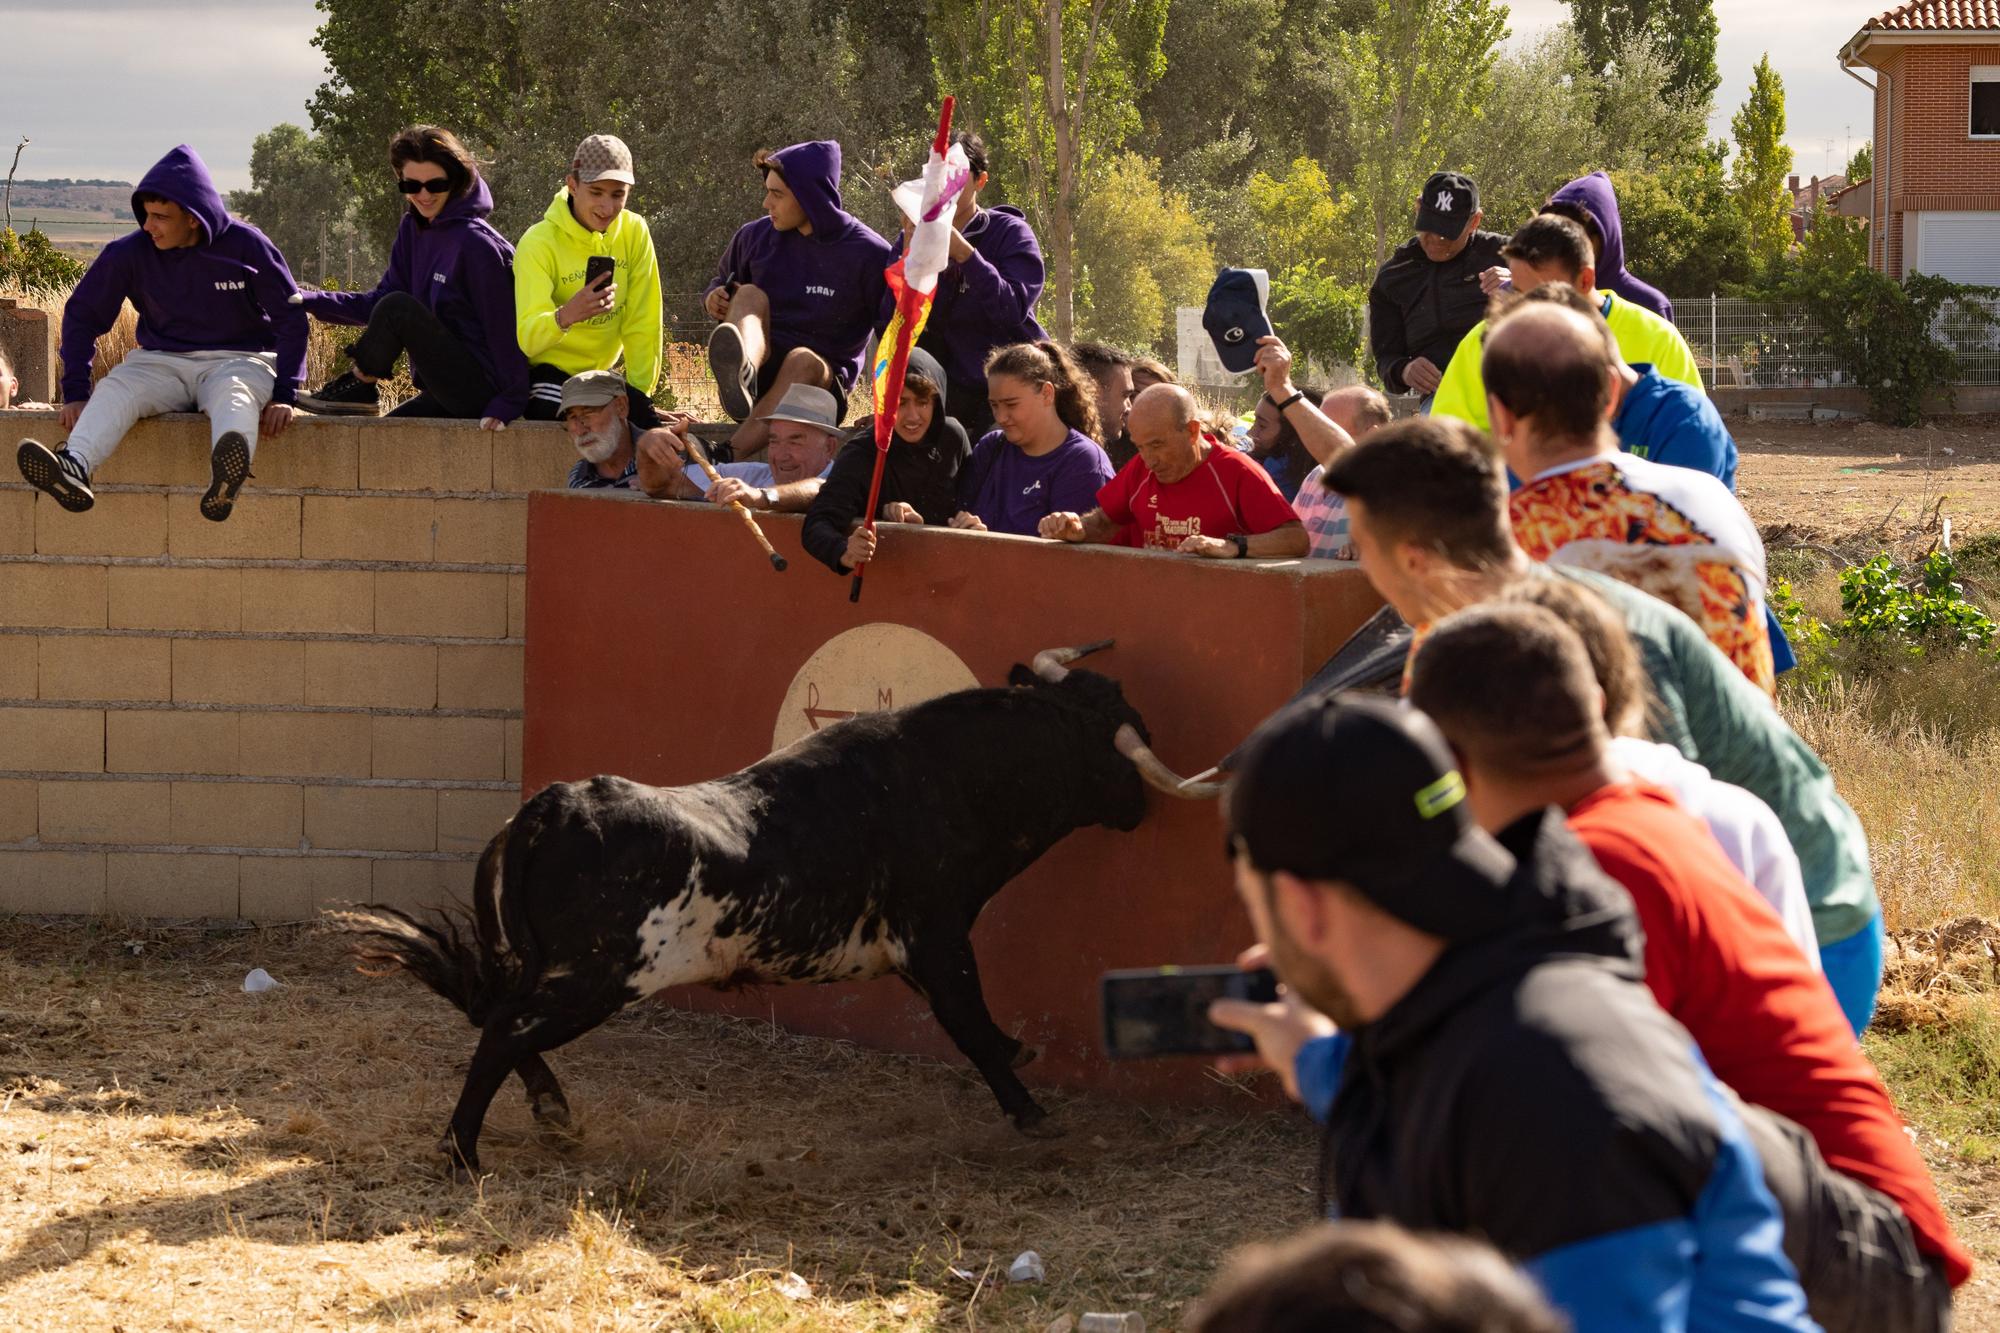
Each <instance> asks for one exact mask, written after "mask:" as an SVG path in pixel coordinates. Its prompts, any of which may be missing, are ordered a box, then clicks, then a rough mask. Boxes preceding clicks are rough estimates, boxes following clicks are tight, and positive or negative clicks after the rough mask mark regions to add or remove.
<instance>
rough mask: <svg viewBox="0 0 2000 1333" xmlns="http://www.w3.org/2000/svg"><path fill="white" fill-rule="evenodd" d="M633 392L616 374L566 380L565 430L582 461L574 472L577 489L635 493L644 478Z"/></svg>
mask: <svg viewBox="0 0 2000 1333" xmlns="http://www.w3.org/2000/svg"><path fill="white" fill-rule="evenodd" d="M631 392H632V389H631V386H630V385H628V384H627V383H626V381H625V377H624V376H623V375H621V374H619V373H618V372H617V371H615V370H586V371H584V372H583V373H582V374H581V375H572V376H570V377H569V378H568V379H567V380H564V381H563V386H562V398H561V400H560V402H559V404H558V406H559V409H560V410H561V412H562V422H563V429H564V430H566V431H568V432H569V442H570V443H571V444H573V445H575V446H576V452H577V454H578V455H579V457H578V458H577V460H576V464H575V466H573V467H571V468H570V470H569V488H570V489H571V490H621V491H625V490H631V489H633V487H634V479H635V478H636V477H637V476H638V474H639V464H638V450H637V449H636V447H635V437H634V434H633V431H632V422H631V413H632V407H631V404H630V403H629V402H627V401H626V396H627V395H628V394H629V393H631Z"/></svg>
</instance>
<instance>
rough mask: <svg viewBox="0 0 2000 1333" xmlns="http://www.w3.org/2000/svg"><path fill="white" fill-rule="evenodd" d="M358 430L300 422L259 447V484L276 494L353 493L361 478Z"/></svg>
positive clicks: (324, 420)
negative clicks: (356, 436) (302, 491)
mask: <svg viewBox="0 0 2000 1333" xmlns="http://www.w3.org/2000/svg"><path fill="white" fill-rule="evenodd" d="M355 430H356V428H355V423H354V422H352V421H339V420H335V419H332V418H328V417H299V418H297V419H296V420H295V421H294V422H293V424H292V429H290V430H288V431H286V432H285V433H284V435H283V436H281V437H280V438H278V439H275V440H265V441H262V442H260V443H259V444H258V445H257V467H256V472H257V478H256V484H257V485H259V486H264V487H268V488H271V489H274V490H309V491H351V490H353V489H354V488H355V487H356V486H357V485H358V484H359V483H360V476H361V472H360V462H359V459H360V456H361V446H360V444H359V442H358V441H357V440H356V439H355ZM235 521H236V520H235V519H233V518H232V519H230V522H232V523H234V522H235Z"/></svg>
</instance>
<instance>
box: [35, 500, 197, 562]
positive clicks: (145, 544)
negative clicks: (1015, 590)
mask: <svg viewBox="0 0 2000 1333" xmlns="http://www.w3.org/2000/svg"><path fill="white" fill-rule="evenodd" d="M166 549H167V497H166V496H165V495H162V494H160V493H158V492H147V491H113V492H108V493H106V494H103V495H100V496H98V497H97V503H96V504H94V505H92V506H91V507H90V509H89V510H87V511H86V512H84V513H81V514H72V513H70V512H69V511H68V510H66V509H64V508H63V507H62V506H61V505H59V504H57V503H56V502H55V501H54V500H53V499H51V498H50V497H48V496H46V495H37V496H36V497H35V550H36V551H37V552H38V553H39V554H42V555H133V556H144V555H161V554H164V553H165V551H166Z"/></svg>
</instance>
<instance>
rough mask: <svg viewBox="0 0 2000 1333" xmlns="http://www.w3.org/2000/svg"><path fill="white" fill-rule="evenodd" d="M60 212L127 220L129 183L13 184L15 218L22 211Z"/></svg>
mask: <svg viewBox="0 0 2000 1333" xmlns="http://www.w3.org/2000/svg"><path fill="white" fill-rule="evenodd" d="M24 209H25V210H27V211H28V212H29V213H30V214H33V213H36V212H44V211H45V212H52V213H63V214H68V215H70V216H78V215H84V216H92V217H102V218H106V219H118V220H120V221H129V220H130V219H131V217H132V183H131V182H130V181H73V180H40V181H23V180H17V181H15V182H14V216H15V217H16V218H19V217H20V216H21V213H22V210H24Z"/></svg>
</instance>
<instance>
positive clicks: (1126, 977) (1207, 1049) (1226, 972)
mask: <svg viewBox="0 0 2000 1333" xmlns="http://www.w3.org/2000/svg"><path fill="white" fill-rule="evenodd" d="M1098 987H1099V995H1100V997H1101V998H1102V1000H1103V1006H1104V1051H1105V1054H1107V1055H1109V1056H1110V1057H1111V1058H1112V1059H1114V1060H1140V1059H1145V1058H1147V1057H1149V1056H1155V1055H1229V1054H1234V1053H1236V1052H1240V1051H1248V1050H1252V1049H1254V1045H1253V1043H1252V1042H1251V1040H1250V1038H1248V1037H1246V1036H1244V1035H1243V1034H1242V1033H1240V1032H1230V1031H1228V1030H1227V1029H1224V1028H1219V1027H1217V1026H1216V1025H1215V1024H1213V1023H1211V1022H1209V1021H1208V1006H1209V1003H1210V1002H1211V1001H1213V1000H1225V999H1226V1000H1250V1001H1253V1002H1255V1003H1258V1004H1268V1003H1270V1002H1271V1001H1273V1000H1275V999H1277V998H1278V978H1277V976H1276V975H1275V974H1274V973H1273V972H1272V971H1271V969H1270V968H1268V967H1260V968H1258V969H1257V970H1256V971H1254V972H1246V971H1244V970H1243V969H1242V968H1240V967H1236V966H1233V965H1230V964H1223V965H1221V966H1216V967H1145V968H1132V969H1127V970H1123V971H1117V972H1106V973H1105V974H1104V976H1103V978H1102V979H1101V980H1100V981H1099V983H1098Z"/></svg>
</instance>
